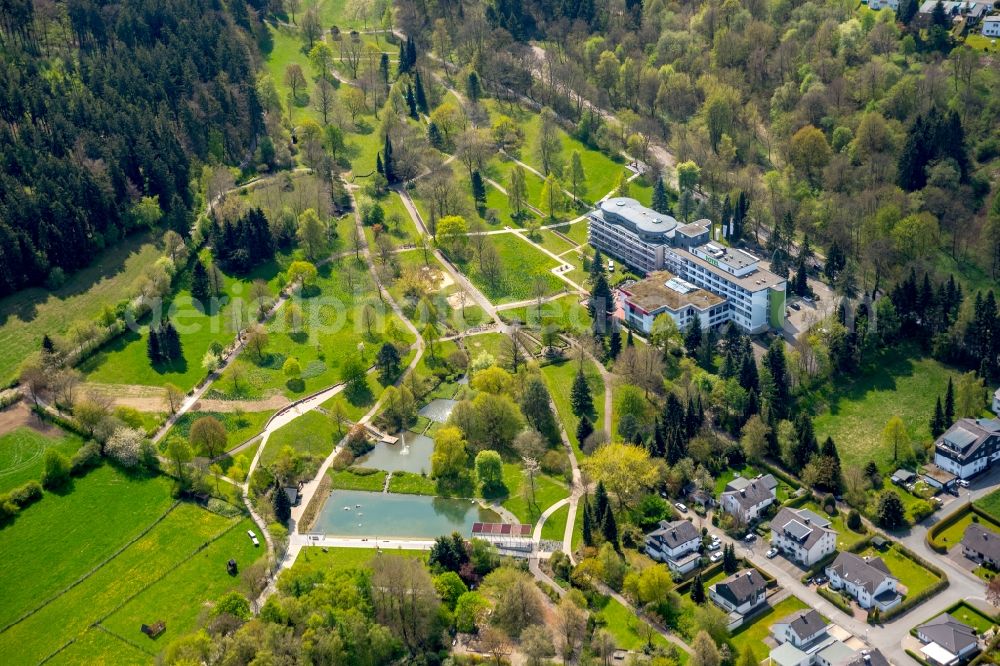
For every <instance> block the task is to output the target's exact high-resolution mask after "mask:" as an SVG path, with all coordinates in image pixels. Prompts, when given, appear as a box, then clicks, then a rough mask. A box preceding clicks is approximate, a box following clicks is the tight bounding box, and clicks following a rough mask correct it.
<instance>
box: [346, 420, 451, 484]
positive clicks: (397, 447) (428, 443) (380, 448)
mask: <svg viewBox="0 0 1000 666" xmlns="http://www.w3.org/2000/svg"><path fill="white" fill-rule="evenodd" d="M432 453H434V440H433V439H431V438H430V437H428V436H427V435H418V434H417V433H415V432H410V431H409V430H407V431H405V432H403V437H402V439H401V441H400V442H398V443H396V444H386V443H385V442H379V443H378V444H376V445H375V448H374V449H372V450H371V452H370V453H367V454H365V455H364V456H363V457H361V458H359V459H358V460H357V464H358V465H361V466H362V467H373V468H375V469H384V470H386V471H387V472H413V473H414V474H420V473H421V472H423V473H425V474H430V473H431V454H432Z"/></svg>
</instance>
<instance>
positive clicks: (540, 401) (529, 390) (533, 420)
mask: <svg viewBox="0 0 1000 666" xmlns="http://www.w3.org/2000/svg"><path fill="white" fill-rule="evenodd" d="M520 405H521V413H522V414H524V419H525V420H526V421H527V422H528V424H529V425H530V426H531V427H533V428H534V429H535V430H537V431H538V432H539V433H541V435H542V436H543V437H545V439H547V440H548V441H549V443H550V444H556V443H558V442H559V424H558V422H557V421H556V415H555V414H554V413H553V411H552V398H551V396H550V395H549V390H548V389H547V388H546V387H545V382H543V381H542V380H541V379H540V378H538V377H537V376H534V377H530V378H528V379H527V380H526V381H525V384H524V390H523V391H522V392H521V400H520Z"/></svg>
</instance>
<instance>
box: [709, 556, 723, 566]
mask: <svg viewBox="0 0 1000 666" xmlns="http://www.w3.org/2000/svg"><path fill="white" fill-rule="evenodd" d="M721 559H722V553H712V556H711V557H709V558H708V561H709V562H711V563H712V564H715V563H716V562H718V561H719V560H721Z"/></svg>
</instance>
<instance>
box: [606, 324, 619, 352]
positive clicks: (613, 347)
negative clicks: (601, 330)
mask: <svg viewBox="0 0 1000 666" xmlns="http://www.w3.org/2000/svg"><path fill="white" fill-rule="evenodd" d="M621 351H622V333H621V331H620V330H619V329H618V327H617V326H612V327H611V334H610V335H609V336H608V356H609V357H610V358H611V359H612V360H614V359H616V358H618V355H619V354H620V353H621Z"/></svg>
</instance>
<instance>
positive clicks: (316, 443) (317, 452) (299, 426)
mask: <svg viewBox="0 0 1000 666" xmlns="http://www.w3.org/2000/svg"><path fill="white" fill-rule="evenodd" d="M336 439H339V438H338V437H337V425H336V423H334V422H333V421H332V420H331V419H330V417H329V416H327V415H325V414H322V413H320V412H318V411H311V412H306V413H305V414H303V415H302V416H300V417H298V418H297V419H295V420H294V421H292V422H291V423H289V424H288V425H284V426H282V427H281V428H278V429H277V430H275V431H274V432H273V433H271V435H270V436H269V437H268V440H267V445H266V446H265V448H264V452H263V453H262V454H261V455H260V464H262V465H266V464H268V463H270V462H272V461H274V459H275V458H277V457H278V454H279V453H280V452H281V450H282V449H283V448H285V447H286V446H290V447H292V449H294V450H295V451H296V452H297V453H302V454H308V455H311V456H316V457H318V458H325V457H326V456H328V455H330V452H331V451H333V445H334V442H335V440H336Z"/></svg>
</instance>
